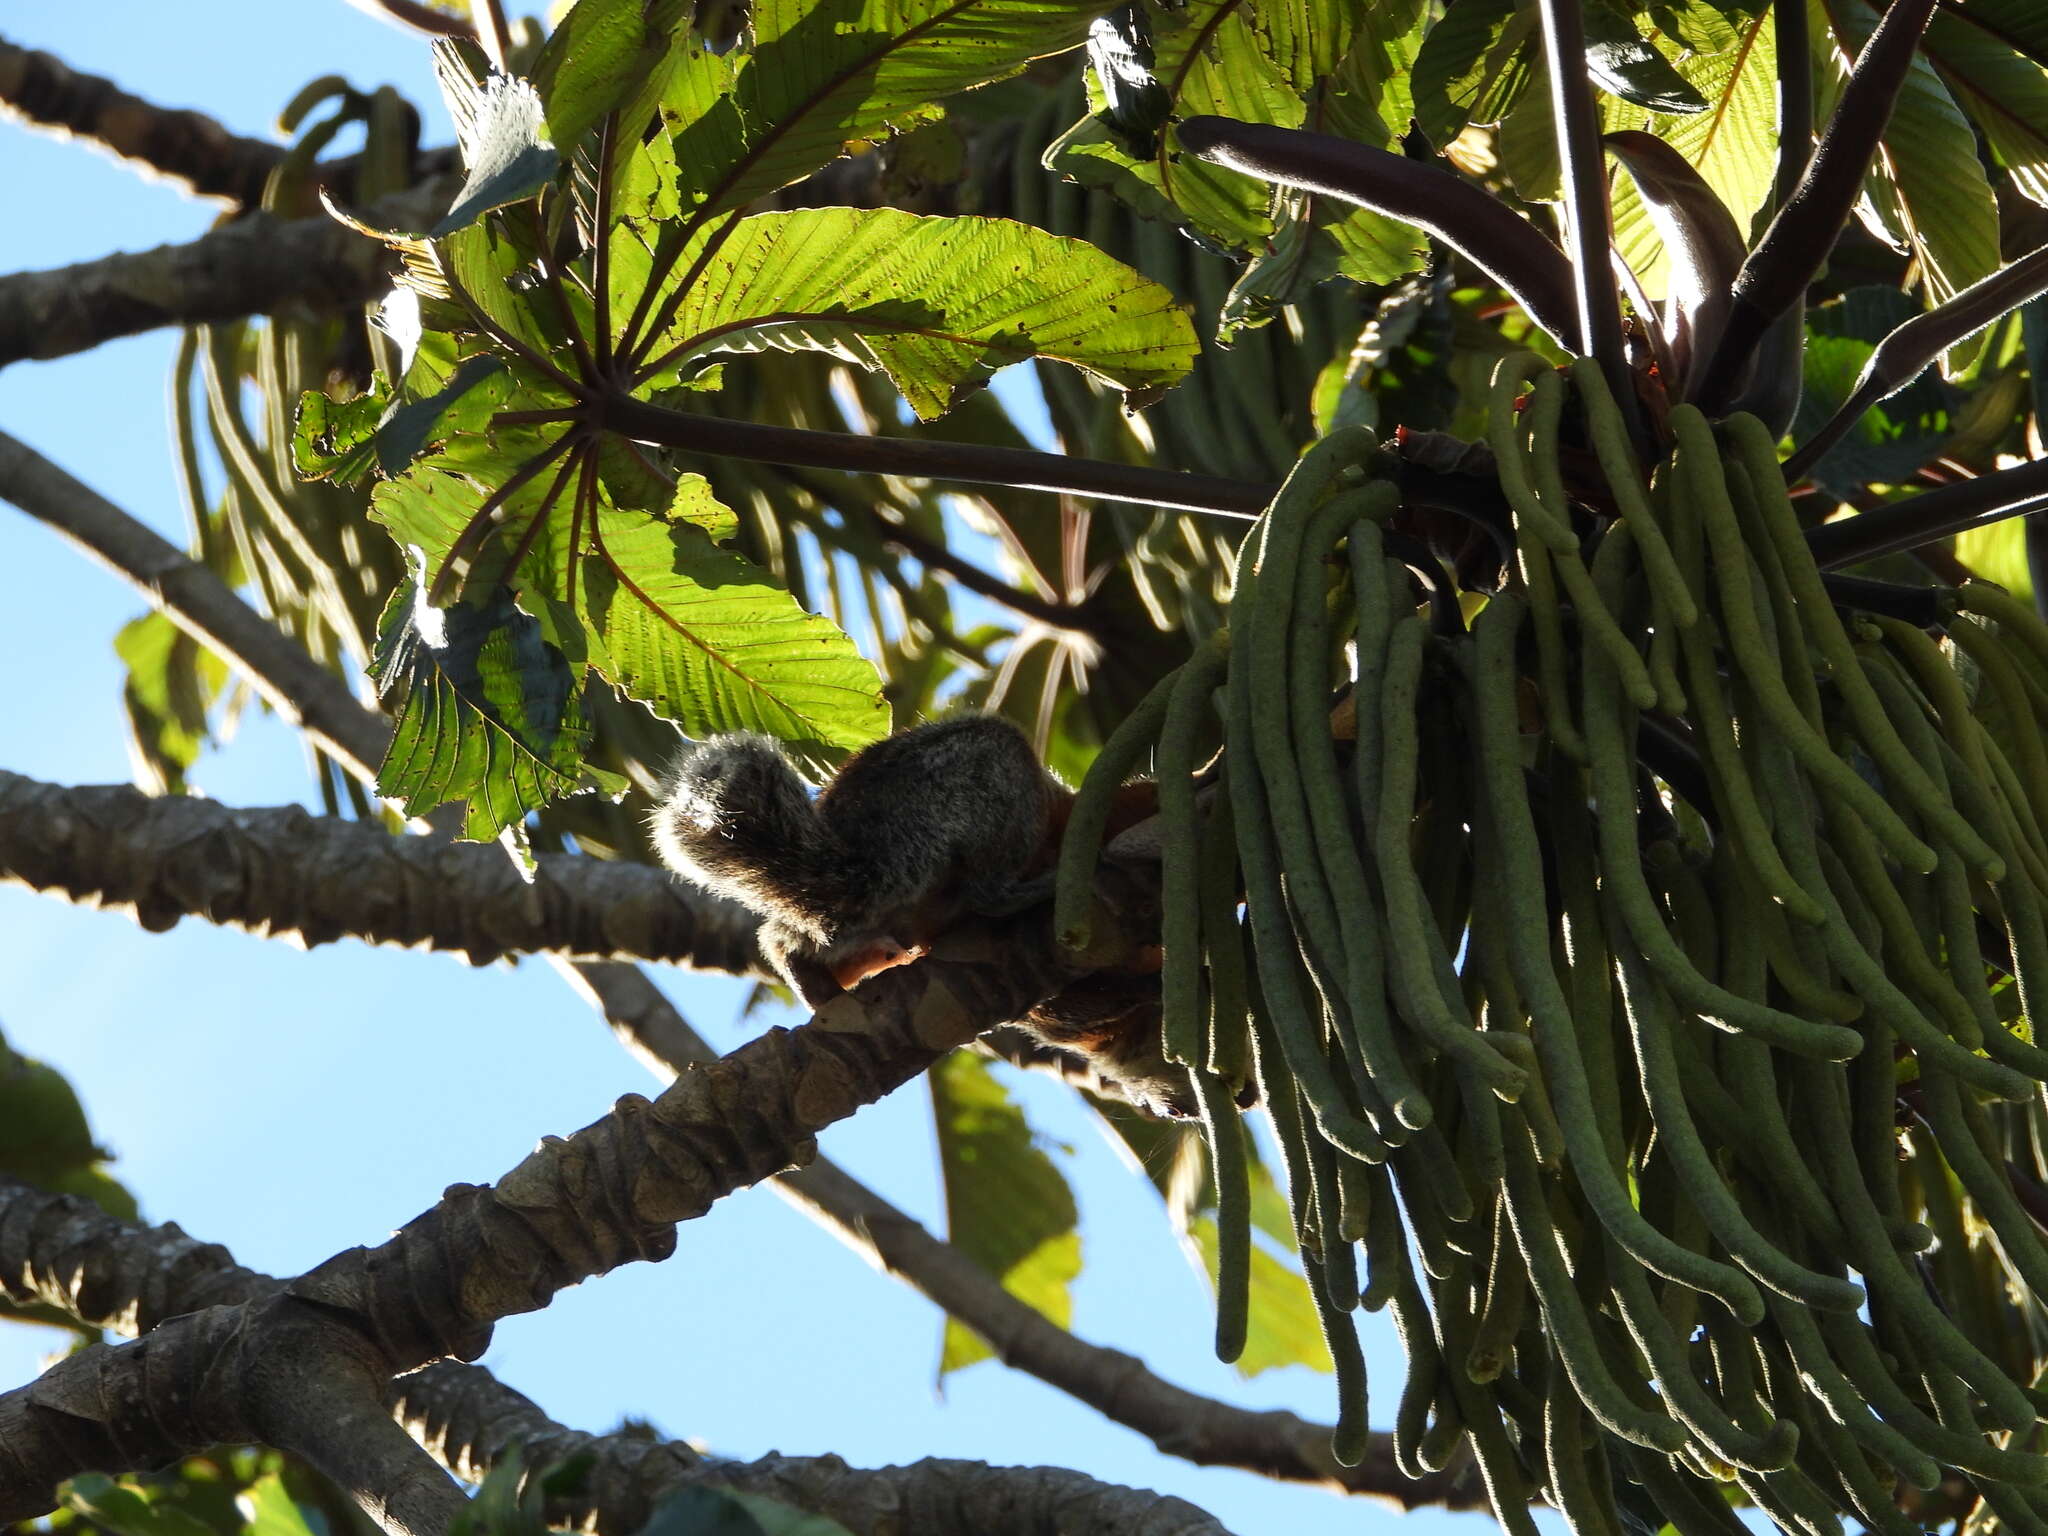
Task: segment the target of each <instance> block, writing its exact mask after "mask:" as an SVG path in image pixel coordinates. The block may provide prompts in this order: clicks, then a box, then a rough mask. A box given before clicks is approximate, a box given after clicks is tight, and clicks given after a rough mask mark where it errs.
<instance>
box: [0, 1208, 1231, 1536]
mask: <svg viewBox="0 0 2048 1536" xmlns="http://www.w3.org/2000/svg"><path fill="white" fill-rule="evenodd" d="M88 1276H90V1279H88V1278H87V1277H88ZM280 1289H281V1282H279V1281H277V1280H274V1279H272V1278H271V1277H270V1276H268V1275H261V1274H258V1273H256V1272H255V1271H253V1270H248V1269H243V1268H241V1267H240V1266H238V1265H237V1264H235V1262H234V1260H233V1259H232V1257H230V1255H229V1254H228V1251H227V1250H226V1249H225V1248H222V1247H220V1246H219V1245H218V1244H212V1243H197V1242H195V1241H193V1240H192V1239H191V1238H189V1237H187V1236H186V1235H185V1234H184V1233H183V1232H181V1231H180V1230H179V1229H178V1228H177V1227H176V1226H174V1225H171V1226H162V1227H140V1226H131V1225H129V1224H128V1223H125V1222H119V1221H116V1220H114V1219H113V1218H112V1217H109V1216H107V1215H105V1214H104V1213H103V1212H101V1211H100V1210H99V1209H98V1208H97V1207H95V1206H92V1205H91V1204H89V1203H88V1202H86V1201H84V1200H80V1199H76V1198H74V1197H72V1196H67V1195H50V1194H44V1193H43V1192H41V1191H39V1190H33V1189H30V1188H28V1187H27V1186H26V1185H22V1184H16V1183H10V1182H7V1181H4V1180H0V1298H5V1299H6V1300H8V1301H10V1302H11V1303H13V1304H14V1305H16V1306H26V1305H38V1304H41V1305H49V1306H53V1307H57V1308H61V1309H62V1310H63V1311H64V1312H66V1313H68V1314H69V1315H70V1316H72V1317H74V1318H76V1319H77V1320H78V1321H79V1322H81V1323H85V1324H88V1325H90V1326H92V1327H95V1328H112V1329H114V1330H116V1331H117V1332H121V1333H127V1334H134V1333H136V1332H139V1331H143V1330H146V1329H148V1328H152V1327H154V1326H155V1325H156V1324H157V1323H158V1322H160V1321H162V1320H163V1319H164V1318H165V1317H168V1316H173V1315H176V1314H179V1313H184V1312H190V1311H196V1310H198V1309H199V1308H202V1307H208V1306H217V1305H220V1304H222V1303H228V1302H235V1301H247V1302H255V1301H261V1300H263V1299H265V1298H267V1297H270V1296H273V1295H275V1294H276V1293H277V1292H278V1291H279V1290H280ZM394 1412H395V1416H396V1418H397V1419H398V1421H399V1422H400V1423H402V1424H403V1425H405V1427H406V1429H407V1430H408V1431H409V1432H410V1433H411V1434H412V1435H413V1437H414V1438H415V1439H416V1440H417V1441H419V1442H420V1444H422V1445H423V1446H425V1447H426V1448H427V1450H428V1451H429V1452H430V1453H431V1454H432V1455H433V1456H434V1458H435V1460H436V1461H438V1462H439V1463H440V1464H441V1465H442V1466H444V1467H446V1468H447V1469H448V1470H449V1471H451V1472H453V1473H455V1474H456V1475H457V1476H459V1477H462V1478H465V1479H467V1480H469V1481H472V1482H474V1481H477V1480H479V1479H481V1478H482V1477H483V1475H484V1474H485V1473H487V1472H488V1471H489V1470H490V1469H491V1468H492V1467H493V1466H494V1465H496V1464H497V1462H498V1461H499V1459H500V1458H501V1457H502V1456H503V1455H504V1454H505V1451H506V1449H507V1447H508V1446H509V1445H510V1444H511V1443H513V1442H514V1441H515V1440H516V1441H518V1442H520V1443H521V1445H522V1447H523V1453H524V1460H525V1464H526V1465H527V1466H529V1467H543V1466H546V1465H548V1464H549V1463H552V1462H558V1461H561V1460H563V1459H566V1458H567V1457H569V1456H571V1455H576V1454H580V1453H585V1452H587V1453H589V1454H590V1455H591V1456H592V1457H594V1460H593V1462H592V1464H591V1466H590V1469H589V1472H588V1474H587V1475H586V1476H585V1478H584V1479H583V1482H582V1487H581V1490H580V1492H579V1493H578V1494H576V1495H575V1497H574V1498H573V1499H563V1500H559V1501H556V1502H555V1503H554V1504H552V1505H551V1507H550V1511H549V1513H550V1516H551V1518H552V1519H553V1520H554V1521H555V1522H556V1523H558V1524H563V1525H571V1526H573V1527H574V1528H576V1529H579V1530H584V1531H590V1532H593V1533H595V1536H627V1533H630V1532H632V1531H636V1530H638V1529H639V1528H640V1527H641V1526H642V1525H643V1524H644V1523H645V1522H646V1519H647V1517H648V1515H649V1514H650V1513H651V1511H652V1509H653V1507H654V1506H655V1505H656V1504H657V1503H659V1502H660V1501H661V1500H662V1499H664V1498H666V1497H667V1496H669V1495H670V1494H672V1493H675V1492H677V1491H679V1490H680V1489H682V1488H684V1487H688V1486H691V1485H693V1484H704V1485H710V1486H714V1487H722V1488H736V1489H740V1490H742V1491H746V1492H752V1493H759V1494H764V1495H766V1496H768V1497H771V1498H775V1499H780V1500H781V1501H783V1502H784V1503H787V1504H791V1505H794V1506H796V1507H798V1508H801V1509H807V1510H810V1511H813V1512H815V1513H818V1514H822V1515H827V1516H829V1517H831V1518H833V1519H835V1520H837V1521H839V1522H840V1524H842V1525H845V1526H846V1527H847V1528H848V1529H849V1530H852V1531H855V1532H857V1533H860V1536H893V1533H897V1532H901V1531H905V1530H916V1531H933V1532H947V1531H956V1530H957V1531H960V1532H963V1533H967V1532H987V1533H989V1536H1030V1533H1033V1532H1038V1531H1043V1530H1047V1529H1051V1528H1053V1526H1054V1525H1055V1524H1059V1523H1060V1521H1059V1520H1057V1519H1056V1518H1055V1517H1056V1516H1063V1517H1064V1518H1065V1520H1066V1521H1069V1522H1073V1523H1075V1524H1077V1525H1079V1526H1081V1527H1083V1528H1086V1529H1088V1530H1090V1531H1095V1532H1111V1533H1117V1536H1153V1533H1158V1536H1167V1533H1187V1536H1195V1533H1219V1532H1221V1530H1222V1528H1221V1527H1220V1526H1219V1525H1217V1524H1216V1523H1215V1522H1214V1521H1212V1520H1210V1519H1209V1518H1208V1517H1207V1516H1205V1515H1204V1514H1202V1512H1201V1511H1200V1510H1198V1509H1196V1508H1195V1507H1194V1506H1193V1505H1190V1504H1187V1503H1185V1502H1183V1501H1181V1500H1179V1499H1162V1498H1160V1497H1159V1496H1158V1495H1157V1494H1151V1493H1140V1492H1137V1491H1136V1490H1132V1489H1127V1488H1120V1487H1117V1486H1115V1485H1113V1484H1107V1483H1099V1482H1097V1481H1095V1480H1094V1479H1093V1478H1089V1477H1086V1476H1084V1475H1082V1474H1080V1473H1076V1472H1071V1471H1065V1470H1061V1469H1057V1468H1045V1467H1014V1468H1013V1467H989V1466H985V1465H983V1464H981V1463H978V1462H964V1461H941V1460H936V1459H934V1460H927V1461H922V1462H918V1463H917V1464H915V1465H913V1466H908V1467H884V1468H880V1469H878V1470H874V1471H868V1470H865V1469H861V1468H854V1467H849V1466H847V1465H846V1463H845V1462H843V1461H841V1460H840V1459H839V1458H838V1457H836V1456H777V1455H770V1456H765V1457H763V1458H761V1459H760V1460H759V1461H755V1462H733V1461H727V1460H725V1459H723V1458H717V1457H705V1456H702V1455H700V1454H698V1453H697V1452H696V1451H694V1450H692V1449H691V1448H690V1447H689V1446H688V1445H686V1444H684V1443H682V1442H680V1441H661V1440H652V1439H649V1438H647V1437H645V1436H642V1435H634V1434H613V1435H587V1434H581V1433H579V1432H577V1431H575V1430H571V1429H567V1428H564V1427H563V1426H562V1425H559V1424H556V1423H554V1422H553V1421H552V1420H550V1419H549V1418H547V1416H546V1415H545V1414H543V1413H542V1412H541V1411H540V1409H539V1408H538V1407H536V1406H535V1405H534V1404H533V1403H532V1402H531V1401H529V1400H528V1399H527V1398H526V1397H524V1396H523V1395H522V1394H520V1393H518V1392H515V1391H514V1390H513V1389H512V1388H510V1387H508V1386H505V1385H504V1384H503V1383H501V1382H499V1381H498V1380H497V1379H496V1378H495V1377H493V1376H492V1375H491V1373H490V1372H489V1371H486V1370H484V1369H483V1368H482V1367H480V1366H473V1365H458V1364H455V1363H453V1362H443V1363H441V1364H438V1365H432V1366H429V1367H427V1368H426V1369H425V1370H423V1371H420V1372H417V1373H415V1374H414V1375H411V1376H408V1377H406V1378H405V1380H404V1382H403V1383H402V1384H401V1391H400V1394H399V1397H398V1401H397V1405H396V1407H395V1410H394Z"/></svg>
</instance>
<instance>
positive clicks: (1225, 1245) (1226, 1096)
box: [1189, 1071, 1252, 1363]
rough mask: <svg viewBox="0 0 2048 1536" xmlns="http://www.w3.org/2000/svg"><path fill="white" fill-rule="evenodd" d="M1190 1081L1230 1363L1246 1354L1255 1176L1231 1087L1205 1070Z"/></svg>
mask: <svg viewBox="0 0 2048 1536" xmlns="http://www.w3.org/2000/svg"><path fill="white" fill-rule="evenodd" d="M1189 1077H1190V1078H1191V1080H1192V1081H1193V1083H1194V1087H1195V1102H1196V1103H1197V1104H1199V1105H1200V1106H1201V1111H1202V1138H1203V1140H1205V1141H1206V1142H1207V1143H1208V1145H1209V1167H1210V1169H1211V1170H1212V1171H1213V1173H1214V1175H1215V1179H1216V1358H1217V1359H1219V1360H1222V1361H1224V1362H1226V1363H1228V1362H1230V1361H1233V1360H1235V1359H1237V1357H1238V1356H1239V1355H1241V1354H1243V1353H1244V1341H1245V1330H1246V1326H1247V1320H1248V1318H1249V1316H1250V1312H1251V1263H1252V1225H1251V1210H1252V1186H1251V1172H1250V1169H1249V1167H1248V1166H1247V1164H1246V1160H1245V1150H1244V1126H1243V1125H1242V1124H1241V1123H1240V1122H1239V1120H1238V1115H1237V1105H1236V1103H1235V1102H1234V1101H1233V1099H1232V1096H1231V1092H1230V1088H1229V1086H1228V1085H1227V1084H1226V1083H1224V1082H1223V1081H1222V1080H1221V1079H1220V1078H1217V1077H1214V1076H1212V1075H1211V1074H1209V1073H1207V1072H1202V1071H1195V1072H1191V1073H1190V1074H1189Z"/></svg>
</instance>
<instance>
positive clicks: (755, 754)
mask: <svg viewBox="0 0 2048 1536" xmlns="http://www.w3.org/2000/svg"><path fill="white" fill-rule="evenodd" d="M1071 798H1072V794H1071V791H1069V790H1068V789H1067V787H1066V786H1065V785H1063V784H1061V783H1060V781H1059V780H1058V779H1056V778H1054V777H1053V776H1052V775H1051V774H1050V773H1048V772H1047V771H1046V769H1045V768H1044V766H1043V765H1041V764H1040V763H1039V761H1038V758H1037V756H1036V754H1034V753H1033V751H1032V750H1031V744H1030V742H1029V741H1028V740H1027V739H1026V737H1025V735H1024V733H1023V732H1022V731H1020V730H1018V729H1017V727H1016V726H1015V725H1013V724H1011V723H1010V722H1009V721H1007V720H1005V719H1003V718H1002V717H1001V716H999V715H986V714H963V715H954V716H951V717H949V718H946V719H942V720H937V721H933V722H931V723H929V724H926V725H921V726H917V727H914V728H913V729H911V730H908V731H905V732H903V733H902V734H900V735H897V736H891V737H889V738H887V739H886V740H883V741H878V742H876V743H875V744H874V745H872V746H870V747H867V748H866V749H864V750H863V751H861V752H858V753H856V754H855V755H854V756H853V757H851V758H849V759H848V760H847V761H846V763H845V765H844V766H843V767H841V769H840V770H839V772H838V773H837V774H836V775H835V776H834V777H833V778H832V780H831V782H830V783H828V784H826V785H825V787H824V788H823V789H821V790H820V791H819V792H818V794H817V796H816V798H815V799H814V798H813V797H812V796H811V795H810V793H809V792H808V790H807V789H806V787H805V784H804V781H803V779H802V778H801V777H800V776H799V775H798V774H797V771H796V769H795V768H794V767H793V766H792V765H791V764H790V761H789V759H788V758H787V757H786V756H785V755H784V754H783V751H782V748H781V747H780V746H779V745H778V744H777V743H776V742H775V740H774V739H773V738H771V737H768V736H761V735H755V734H752V733H747V732H736V733H732V734H728V735H722V736H714V737H712V738H711V739H710V740H708V741H706V742H704V743H703V744H702V745H700V746H698V747H696V748H694V749H692V750H691V751H689V752H687V753H686V754H684V756H683V757H682V758H681V759H680V760H678V762H677V763H676V765H675V767H674V769H673V770H672V771H671V772H670V775H669V778H668V780H667V783H666V784H665V786H664V792H663V796H662V800H661V803H660V805H659V806H658V807H657V809H656V811H655V813H654V816H653V819H652V822H651V830H652V833H653V837H654V842H655V846H656V848H657V849H658V850H659V852H660V854H661V856H662V859H663V861H664V862H665V863H667V865H668V866H669V868H671V869H672V870H674V871H675V872H676V873H678V874H680V875H682V876H683V877H684V878H685V879H688V880H690V881H692V882H693V883H695V884H697V885H700V886H702V887H704V888H705V889H706V890H709V891H712V892H714V893H716V894H718V895H722V896H728V897H731V898H732V899H733V900H735V901H738V902H739V903H741V904H742V905H743V906H746V907H748V908H749V909H751V910H752V911H754V912H756V913H758V914H759V915H760V917H761V949H762V952H763V953H764V954H765V955H766V956H767V957H768V959H769V960H770V962H771V963H773V964H774V966H775V968H776V969H777V970H778V971H779V972H781V973H782V975H783V977H784V978H785V979H786V980H787V981H788V982H789V984H790V986H791V987H792V988H793V989H794V990H795V991H796V993H797V995H798V996H800V997H801V998H803V1000H804V1001H805V1002H806V1003H808V1004H809V1005H810V1006H812V1007H813V1008H815V1007H817V1006H818V1005H819V1004H821V1003H823V1002H824V1001H825V1000H826V999H828V998H829V997H831V996H833V995H834V994H836V993H837V992H839V991H841V990H843V989H844V988H846V987H850V986H856V985H858V984H859V982H860V981H861V980H862V979H864V978H865V977H866V976H868V975H870V974H872V973H873V972H874V971H877V970H881V969H885V968H887V967H889V966H892V965H898V964H903V963H907V962H909V961H913V960H915V959H916V958H917V957H918V956H919V955H921V954H923V953H924V948H925V945H926V944H927V943H928V942H929V941H930V940H931V939H932V938H934V937H936V935H937V934H938V933H939V932H941V931H943V929H944V928H946V927H947V926H948V925H950V924H951V923H952V922H953V921H954V920H955V919H957V918H959V917H961V916H963V915H967V914H976V915H982V916H1002V915H1006V914H1008V913H1011V912H1015V911H1019V910H1022V909H1023V908H1024V907H1026V906H1029V905H1031V904H1033V903H1034V902H1036V901H1040V900H1044V899H1046V898H1047V897H1048V896H1050V894H1051V882H1050V877H1049V875H1047V874H1045V873H1043V872H1042V870H1041V869H1039V868H1038V867H1036V866H1041V865H1043V864H1044V862H1045V856H1046V854H1047V851H1048V850H1047V843H1048V838H1049V834H1050V829H1051V828H1053V827H1054V826H1055V825H1056V824H1057V821H1063V819H1064V818H1063V817H1057V819H1056V813H1057V812H1061V811H1063V810H1064V807H1065V804H1066V802H1067V801H1069V800H1070V799H1071ZM1158 1015H1159V992H1158V985H1157V978H1156V977H1137V978H1132V979H1130V980H1122V979H1120V978H1113V977H1089V978H1086V979H1085V980H1084V981H1082V982H1080V983H1077V984H1076V986H1075V987H1074V988H1073V989H1071V990H1070V991H1069V992H1067V993H1062V994H1061V995H1060V997H1058V998H1055V999H1053V1000H1051V1001H1050V1002H1049V1003H1046V1004H1043V1005H1041V1006H1040V1007H1039V1008H1038V1009H1035V1010H1033V1012H1032V1013H1031V1014H1030V1015H1029V1016H1027V1017H1026V1018H1024V1019H1021V1020H1019V1021H1017V1022H1018V1023H1019V1024H1020V1025H1022V1026H1023V1027H1024V1028H1026V1029H1027V1030H1029V1031H1031V1032H1032V1033H1033V1034H1035V1035H1037V1036H1038V1038H1039V1039H1041V1040H1043V1041H1044V1042H1045V1043H1046V1044H1047V1045H1048V1046H1051V1047H1052V1048H1053V1049H1054V1050H1056V1051H1060V1052H1065V1053H1068V1054H1070V1055H1073V1056H1076V1057H1079V1058H1081V1059H1082V1060H1083V1061H1085V1062H1086V1063H1087V1064H1088V1065H1089V1066H1090V1067H1091V1068H1093V1069H1094V1070H1095V1072H1096V1074H1097V1075H1098V1076H1099V1077H1101V1078H1102V1079H1105V1080H1107V1081H1109V1082H1111V1083H1112V1084H1114V1085H1115V1086H1116V1088H1117V1089H1119V1090H1120V1091H1121V1092H1122V1093H1123V1096H1124V1097H1125V1098H1127V1099H1128V1100H1129V1101H1130V1102H1131V1103H1133V1104H1136V1105H1138V1106H1139V1107H1140V1108H1144V1109H1148V1110H1150V1111H1152V1112H1154V1113H1158V1114H1165V1115H1169V1116H1175V1117H1178V1116H1182V1115H1185V1114H1187V1113H1191V1112H1192V1110H1193V1104H1192V1101H1191V1098H1190V1095H1189V1091H1188V1084H1187V1078H1186V1074H1185V1073H1184V1072H1183V1071H1182V1070H1181V1069H1180V1068H1178V1067H1174V1066H1170V1065H1169V1064H1168V1063H1166V1062H1165V1061H1164V1060H1163V1059H1162V1058H1160V1056H1159V1054H1158V1052H1159V1039H1158V1035H1159V1031H1158Z"/></svg>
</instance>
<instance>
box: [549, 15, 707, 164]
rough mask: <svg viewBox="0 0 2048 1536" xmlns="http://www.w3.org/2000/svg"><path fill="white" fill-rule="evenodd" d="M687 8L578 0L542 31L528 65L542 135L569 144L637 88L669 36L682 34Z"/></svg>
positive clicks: (662, 53)
mask: <svg viewBox="0 0 2048 1536" xmlns="http://www.w3.org/2000/svg"><path fill="white" fill-rule="evenodd" d="M689 14H690V6H689V4H688V0H577V4H576V5H575V6H573V7H572V8H571V9H570V11H569V14H568V15H566V16H564V17H563V18H562V19H561V21H560V22H558V23H557V24H556V26H555V29H554V31H553V32H551V33H549V34H548V40H547V43H546V45H545V46H544V47H543V48H542V49H541V53H540V58H539V59H538V60H537V61H536V62H535V64H534V67H533V85H534V89H535V90H536V91H538V92H539V93H540V98H541V100H542V101H543V102H544V103H545V104H546V106H547V120H548V135H549V137H550V138H551V139H552V140H553V141H554V142H555V143H556V144H558V145H561V146H563V147H564V148H568V147H573V146H574V144H575V143H576V141H577V140H578V139H580V138H581V137H582V136H583V135H584V133H585V132H587V131H588V130H589V129H590V128H591V127H592V126H593V125H594V124H595V123H596V122H597V120H598V119H599V118H601V117H603V116H604V115H605V113H607V112H609V111H611V110H612V109H613V108H614V107H617V106H619V105H620V104H621V103H623V102H624V101H626V99H627V98H628V97H631V96H633V95H634V94H636V93H637V92H638V91H639V89H640V87H641V85H642V84H643V82H645V80H646V79H647V76H648V75H649V73H650V72H651V71H652V70H654V69H655V68H656V67H657V66H658V65H659V64H660V63H661V61H662V59H663V58H664V57H665V55H666V54H667V52H668V48H669V42H670V39H671V38H672V37H674V36H676V35H677V34H678V33H680V34H682V35H684V36H688V35H689V27H688V22H689Z"/></svg>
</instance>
